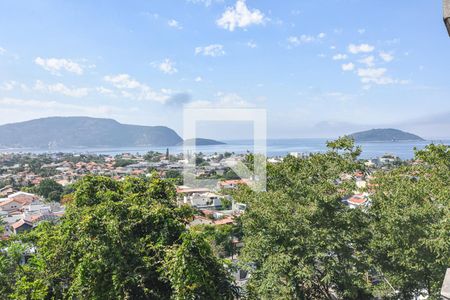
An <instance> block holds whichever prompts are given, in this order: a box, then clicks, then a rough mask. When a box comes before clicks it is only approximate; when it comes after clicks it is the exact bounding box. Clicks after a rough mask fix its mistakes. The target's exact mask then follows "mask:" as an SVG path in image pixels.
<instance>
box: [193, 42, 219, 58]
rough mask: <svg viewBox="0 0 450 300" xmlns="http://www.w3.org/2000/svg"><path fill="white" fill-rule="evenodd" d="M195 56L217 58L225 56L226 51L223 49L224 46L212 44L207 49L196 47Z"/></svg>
mask: <svg viewBox="0 0 450 300" xmlns="http://www.w3.org/2000/svg"><path fill="white" fill-rule="evenodd" d="M195 54H196V55H198V54H201V55H204V56H212V57H217V56H223V55H225V50H224V49H223V46H222V45H220V44H212V45H208V46H205V47H196V48H195Z"/></svg>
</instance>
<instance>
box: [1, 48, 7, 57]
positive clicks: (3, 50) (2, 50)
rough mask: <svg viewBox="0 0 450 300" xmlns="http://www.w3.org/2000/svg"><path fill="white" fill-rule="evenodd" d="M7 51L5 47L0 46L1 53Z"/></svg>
mask: <svg viewBox="0 0 450 300" xmlns="http://www.w3.org/2000/svg"><path fill="white" fill-rule="evenodd" d="M5 53H6V49H5V48H2V47H0V55H3V54H5Z"/></svg>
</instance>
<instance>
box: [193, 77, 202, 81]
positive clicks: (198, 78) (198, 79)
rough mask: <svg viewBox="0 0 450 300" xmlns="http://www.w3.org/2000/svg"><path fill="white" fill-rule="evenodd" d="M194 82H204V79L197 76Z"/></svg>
mask: <svg viewBox="0 0 450 300" xmlns="http://www.w3.org/2000/svg"><path fill="white" fill-rule="evenodd" d="M194 81H195V82H202V81H203V78H202V77H201V76H197V77H195V79H194Z"/></svg>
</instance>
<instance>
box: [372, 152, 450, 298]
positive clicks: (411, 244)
mask: <svg viewBox="0 0 450 300" xmlns="http://www.w3.org/2000/svg"><path fill="white" fill-rule="evenodd" d="M416 158H417V159H420V160H421V161H422V163H420V164H416V165H409V166H404V167H400V168H397V169H394V170H392V171H390V172H383V173H381V172H380V173H378V174H376V175H375V176H376V180H375V182H374V184H375V185H376V186H377V188H376V192H375V194H374V195H373V197H372V198H373V199H372V200H373V205H372V207H371V209H370V213H371V218H372V222H371V223H372V224H371V229H372V232H373V233H374V235H373V240H372V241H371V244H370V249H371V250H372V251H371V252H372V255H373V257H374V261H375V263H376V265H378V266H379V272H381V273H382V275H383V278H384V279H385V280H383V284H382V285H380V286H379V290H382V291H383V290H384V291H386V290H388V291H390V292H391V294H392V297H393V298H396V299H411V298H413V297H415V296H418V295H420V294H421V293H423V292H425V293H427V294H429V295H430V299H439V291H440V287H441V284H442V280H443V277H444V275H445V270H446V268H447V267H449V266H450V237H449V232H450V147H448V146H443V145H429V146H427V147H426V148H425V149H424V150H420V151H416ZM388 282H389V283H388ZM391 286H392V287H393V289H394V290H396V291H397V292H396V293H392V287H391Z"/></svg>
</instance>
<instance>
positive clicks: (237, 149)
mask: <svg viewBox="0 0 450 300" xmlns="http://www.w3.org/2000/svg"><path fill="white" fill-rule="evenodd" d="M327 140H329V139H312V138H308V139H306V138H305V139H269V140H267V156H268V157H274V156H285V155H287V154H289V153H291V152H298V153H313V152H323V151H326V149H327V148H326V142H327ZM225 142H226V144H224V145H209V146H197V147H196V152H202V153H205V154H211V153H215V152H217V153H224V152H234V153H237V154H242V153H247V152H248V151H249V152H253V141H252V140H233V141H225ZM430 143H440V144H446V145H450V140H447V139H446V140H436V141H405V142H365V143H358V145H359V146H361V147H362V150H363V152H362V154H361V158H364V159H370V158H376V157H380V156H382V155H384V154H393V155H396V156H398V157H400V158H401V159H411V158H413V157H414V148H417V149H422V148H424V147H425V146H426V145H428V144H430ZM167 148H169V151H170V153H171V154H178V153H182V152H183V147H182V146H173V147H124V148H76V149H75V148H66V149H56V148H55V149H3V150H0V151H1V152H12V153H25V152H30V153H56V152H66V153H91V154H104V155H116V154H121V153H139V154H145V153H146V152H148V151H158V152H162V153H165V151H166V149H167Z"/></svg>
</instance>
